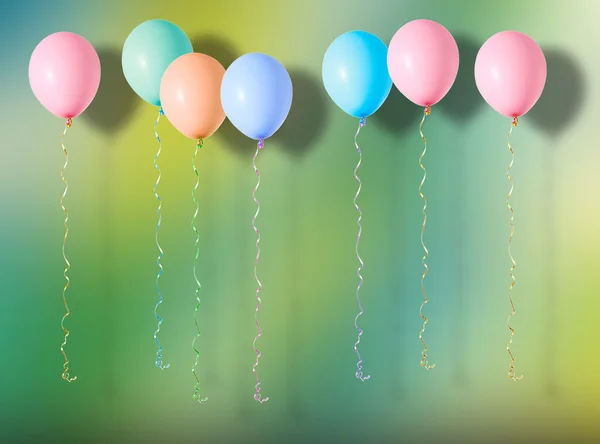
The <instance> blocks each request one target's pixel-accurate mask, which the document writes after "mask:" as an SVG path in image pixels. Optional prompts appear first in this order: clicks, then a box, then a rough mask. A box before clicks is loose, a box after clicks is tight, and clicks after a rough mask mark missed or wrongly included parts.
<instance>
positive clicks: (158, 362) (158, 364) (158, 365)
mask: <svg viewBox="0 0 600 444" xmlns="http://www.w3.org/2000/svg"><path fill="white" fill-rule="evenodd" d="M156 366H157V367H158V368H159V369H161V370H166V369H168V368H169V367H171V364H166V365H165V364H163V361H162V358H159V359H157V360H156Z"/></svg>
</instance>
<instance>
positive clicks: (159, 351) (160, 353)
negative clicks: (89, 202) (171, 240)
mask: <svg viewBox="0 0 600 444" xmlns="http://www.w3.org/2000/svg"><path fill="white" fill-rule="evenodd" d="M161 116H164V111H163V109H162V107H161V108H160V109H159V110H158V117H157V118H156V122H155V123H154V137H156V140H157V142H158V151H157V153H156V155H155V156H154V168H156V171H158V177H157V179H156V183H155V184H154V197H156V200H157V201H158V208H157V209H156V214H157V215H158V222H157V223H156V231H155V241H156V248H157V249H158V258H157V259H156V265H157V266H158V274H157V275H156V292H157V294H158V302H157V303H156V305H155V306H154V316H155V317H156V319H157V321H158V325H157V327H156V330H155V331H154V341H155V342H156V347H157V351H156V361H155V364H156V366H157V367H158V368H159V369H161V370H166V369H168V368H169V366H170V364H166V365H165V364H164V363H163V348H162V346H161V344H160V341H159V340H158V333H159V332H160V327H161V325H162V322H163V319H162V317H160V316H159V314H158V307H159V306H160V305H161V304H162V303H163V296H162V292H161V290H160V285H159V280H160V277H161V276H162V274H163V271H164V270H163V266H162V263H161V261H162V258H163V257H164V251H163V249H162V248H161V246H160V243H159V242H158V233H159V231H160V227H161V223H162V200H161V198H160V195H159V194H158V191H157V188H158V184H159V183H160V179H161V176H162V173H161V170H160V167H159V166H158V163H157V162H158V157H159V156H160V153H161V151H162V141H161V140H160V136H159V134H158V123H159V122H160V118H161Z"/></svg>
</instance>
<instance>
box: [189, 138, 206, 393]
mask: <svg viewBox="0 0 600 444" xmlns="http://www.w3.org/2000/svg"><path fill="white" fill-rule="evenodd" d="M203 146H204V141H203V140H202V139H200V140H198V143H197V145H196V149H195V150H194V155H193V157H192V168H193V170H194V173H195V174H196V184H195V185H194V188H193V190H192V200H193V201H194V203H195V204H196V211H195V212H194V216H193V217H192V230H193V231H194V233H195V234H196V243H195V245H196V256H195V257H194V280H195V281H196V293H195V294H196V302H197V303H196V309H195V310H194V323H195V324H196V335H195V336H194V340H193V341H192V349H193V350H194V351H195V352H196V360H195V362H194V366H193V367H192V374H193V375H194V378H195V379H196V385H195V387H194V394H193V396H192V398H193V399H194V400H195V401H198V402H199V403H202V402H204V401H207V400H208V398H207V397H201V396H200V378H199V377H198V374H197V373H196V368H197V367H198V360H199V359H200V351H199V350H198V349H197V348H196V339H198V338H199V337H200V325H199V324H198V319H197V316H196V315H197V313H198V309H199V308H200V296H199V293H200V289H201V285H200V281H199V280H198V276H197V274H196V265H197V264H198V256H199V255H200V245H199V244H200V233H199V232H198V229H197V228H196V217H197V216H198V210H199V209H200V205H199V204H198V200H197V199H196V190H197V189H198V185H199V184H200V175H199V174H198V169H197V168H196V155H197V154H198V151H199V150H200V149H201V148H202V147H203Z"/></svg>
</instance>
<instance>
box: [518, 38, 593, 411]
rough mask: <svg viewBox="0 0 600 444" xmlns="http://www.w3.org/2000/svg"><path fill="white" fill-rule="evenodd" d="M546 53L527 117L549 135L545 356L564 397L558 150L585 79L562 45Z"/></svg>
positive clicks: (549, 389)
mask: <svg viewBox="0 0 600 444" xmlns="http://www.w3.org/2000/svg"><path fill="white" fill-rule="evenodd" d="M542 49H543V50H544V55H545V56H546V63H547V66H548V77H547V79H546V86H545V87H544V92H543V93H542V96H541V97H540V100H539V101H538V103H537V104H536V105H535V106H534V107H533V108H532V109H531V111H530V112H529V113H527V114H526V115H525V116H524V118H523V119H527V122H528V123H529V122H531V123H532V124H533V125H535V126H537V127H539V128H540V129H541V130H542V131H543V132H544V133H545V134H546V136H547V137H548V138H550V139H551V140H552V142H551V143H547V144H546V147H547V150H546V152H545V153H544V154H543V156H542V159H541V165H540V166H541V171H542V172H543V174H544V176H543V177H544V178H545V186H544V209H543V213H542V218H543V220H544V223H545V232H544V236H545V243H544V244H545V247H544V250H543V252H542V253H543V254H544V257H545V258H547V260H546V261H545V263H546V264H547V265H546V267H545V269H544V270H543V272H544V275H545V276H546V282H545V290H546V291H545V294H546V304H545V320H546V325H545V334H544V338H545V341H546V343H545V344H544V359H545V361H546V365H545V368H546V369H547V375H546V381H545V383H546V395H547V396H548V397H549V398H550V399H554V400H556V399H558V398H560V397H561V393H560V390H559V386H560V371H561V369H560V368H559V362H560V361H559V356H560V350H559V349H558V348H557V346H556V344H557V343H558V339H559V336H560V330H559V328H560V327H557V326H559V325H560V317H559V313H558V303H559V297H560V296H559V287H558V285H559V282H558V279H557V277H558V276H560V273H559V253H558V251H557V248H556V239H557V238H558V232H559V228H558V226H557V224H556V204H557V185H556V183H557V180H558V177H559V174H560V172H559V171H560V170H559V168H560V167H561V165H560V157H559V156H560V154H561V153H558V152H557V151H558V150H559V148H560V147H561V146H562V145H563V144H562V143H561V141H560V139H559V137H560V136H562V135H563V134H564V132H565V131H566V130H567V129H568V128H569V127H570V126H571V125H572V124H573V123H574V122H575V121H576V120H577V118H578V116H579V115H580V113H581V111H582V109H583V108H584V106H585V103H584V102H585V97H586V93H585V78H584V74H583V71H582V69H581V68H580V66H579V64H578V63H577V61H576V60H575V59H574V58H573V57H572V56H571V55H570V54H569V53H568V52H566V51H563V50H560V49H558V48H548V49H545V48H542Z"/></svg>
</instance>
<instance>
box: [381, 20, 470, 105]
mask: <svg viewBox="0 0 600 444" xmlns="http://www.w3.org/2000/svg"><path fill="white" fill-rule="evenodd" d="M458 61H459V55H458V46H457V45H456V41H455V40H454V37H452V34H450V32H448V30H447V29H446V28H444V27H443V26H442V25H440V24H439V23H436V22H433V21H431V20H414V21H412V22H409V23H407V24H406V25H404V26H403V27H402V28H400V29H399V30H398V32H396V34H395V35H394V37H393V38H392V41H391V42H390V47H389V49H388V70H389V72H390V76H391V77H392V80H393V81H394V85H396V88H398V90H399V91H400V92H401V93H402V94H403V95H404V96H406V98H407V99H409V100H411V101H412V102H414V103H416V104H417V105H420V106H431V105H435V104H436V103H437V102H439V101H440V100H442V99H443V98H444V96H445V95H446V94H447V93H448V91H450V88H451V87H452V85H453V84H454V81H455V80H456V75H457V74H458Z"/></svg>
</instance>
